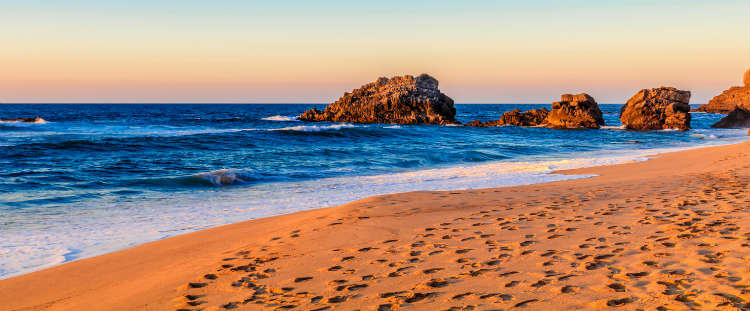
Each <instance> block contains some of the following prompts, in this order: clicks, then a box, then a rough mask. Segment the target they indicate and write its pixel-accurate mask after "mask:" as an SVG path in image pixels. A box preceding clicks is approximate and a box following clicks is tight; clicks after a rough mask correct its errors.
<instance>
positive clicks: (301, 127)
mask: <svg viewBox="0 0 750 311" xmlns="http://www.w3.org/2000/svg"><path fill="white" fill-rule="evenodd" d="M353 127H357V126H356V125H354V124H349V123H342V124H331V125H299V126H289V127H282V128H277V129H270V131H297V132H320V131H330V130H340V129H345V128H353Z"/></svg>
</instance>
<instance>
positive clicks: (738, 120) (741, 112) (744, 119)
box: [711, 107, 750, 128]
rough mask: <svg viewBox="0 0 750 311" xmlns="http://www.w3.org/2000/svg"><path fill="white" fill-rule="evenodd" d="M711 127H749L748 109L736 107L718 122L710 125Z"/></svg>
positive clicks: (749, 116)
mask: <svg viewBox="0 0 750 311" xmlns="http://www.w3.org/2000/svg"><path fill="white" fill-rule="evenodd" d="M711 127H713V128H732V127H750V111H748V110H745V109H742V108H739V107H737V108H736V109H734V110H732V112H730V113H729V114H728V115H727V116H726V117H724V118H722V119H721V120H719V122H716V123H714V124H713V125H711Z"/></svg>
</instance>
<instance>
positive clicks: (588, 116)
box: [543, 93, 604, 129]
mask: <svg viewBox="0 0 750 311" xmlns="http://www.w3.org/2000/svg"><path fill="white" fill-rule="evenodd" d="M543 125H544V126H545V127H549V128H559V129H573V128H594V129H598V128H599V127H600V126H602V125H604V118H602V111H601V110H600V109H599V104H597V103H596V101H595V100H594V98H593V97H591V96H589V94H586V93H581V94H576V95H571V94H563V95H562V96H561V97H560V101H559V102H554V103H552V111H550V113H549V114H548V115H547V118H546V119H545V120H544V123H543Z"/></svg>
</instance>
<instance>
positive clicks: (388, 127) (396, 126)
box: [383, 125, 401, 129]
mask: <svg viewBox="0 0 750 311" xmlns="http://www.w3.org/2000/svg"><path fill="white" fill-rule="evenodd" d="M383 128H384V129H400V128H401V126H400V125H389V126H384V127H383Z"/></svg>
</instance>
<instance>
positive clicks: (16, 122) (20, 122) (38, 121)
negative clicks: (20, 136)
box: [0, 117, 49, 125]
mask: <svg viewBox="0 0 750 311" xmlns="http://www.w3.org/2000/svg"><path fill="white" fill-rule="evenodd" d="M46 123H49V122H47V120H45V119H42V118H39V117H36V118H34V121H31V122H28V121H24V120H22V119H17V120H2V121H0V124H13V125H24V124H46Z"/></svg>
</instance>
